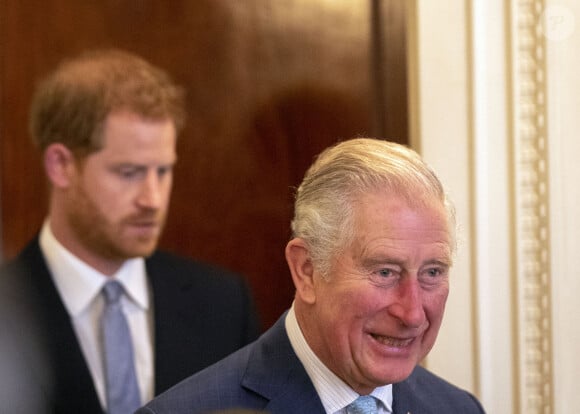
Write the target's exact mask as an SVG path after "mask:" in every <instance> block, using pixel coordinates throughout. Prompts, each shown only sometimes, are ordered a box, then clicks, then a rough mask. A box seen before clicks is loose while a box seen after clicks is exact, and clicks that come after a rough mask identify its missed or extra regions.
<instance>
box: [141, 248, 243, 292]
mask: <svg viewBox="0 0 580 414" xmlns="http://www.w3.org/2000/svg"><path fill="white" fill-rule="evenodd" d="M146 264H147V268H148V270H151V271H152V272H153V273H154V274H155V273H157V272H160V273H161V272H162V273H165V274H172V275H178V276H181V277H183V278H186V279H189V280H192V279H200V280H202V281H204V282H209V283H212V282H213V283H216V282H217V283H226V284H227V283H234V284H239V283H240V282H242V281H243V277H242V275H240V274H238V273H235V272H233V271H231V270H228V269H226V268H224V267H221V266H219V265H216V264H211V263H207V262H203V261H199V260H195V259H193V258H189V257H186V256H181V255H177V254H175V253H170V252H167V251H161V250H159V251H156V252H155V253H154V254H153V255H152V256H151V257H149V258H148V259H147V260H146Z"/></svg>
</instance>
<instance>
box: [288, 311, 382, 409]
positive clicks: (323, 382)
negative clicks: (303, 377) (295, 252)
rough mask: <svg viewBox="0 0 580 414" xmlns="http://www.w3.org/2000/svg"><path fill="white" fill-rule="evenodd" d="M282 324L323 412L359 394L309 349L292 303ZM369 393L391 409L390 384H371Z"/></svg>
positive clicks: (339, 405) (349, 401) (344, 405)
mask: <svg viewBox="0 0 580 414" xmlns="http://www.w3.org/2000/svg"><path fill="white" fill-rule="evenodd" d="M285 326H286V332H287V333H288V338H289V339H290V344H291V345H292V348H293V349H294V352H296V355H297V356H298V359H299V360H300V362H302V365H304V368H305V369H306V372H307V373H308V376H309V377H310V379H311V380H312V383H313V384H314V388H316V392H317V393H318V395H319V396H320V400H321V401H322V405H323V406H324V409H325V410H326V412H327V413H334V412H337V411H339V410H340V409H342V408H344V407H346V406H347V405H348V404H350V403H352V402H353V401H354V400H355V399H356V398H357V397H358V396H359V394H358V393H357V392H355V391H354V390H353V389H352V388H350V387H349V386H348V385H347V384H346V383H345V382H344V381H342V380H341V379H340V378H339V377H338V376H336V375H335V374H334V373H333V372H332V371H331V370H330V369H328V368H327V367H326V365H324V364H323V363H322V361H321V360H320V359H319V358H318V357H317V356H316V354H315V353H314V351H312V349H311V348H310V346H309V345H308V343H307V342H306V339H305V338H304V335H303V334H302V331H301V330H300V326H299V325H298V320H297V319H296V314H295V312H294V303H292V306H291V307H290V310H289V311H288V314H287V315H286V320H285ZM371 395H372V396H374V397H375V398H377V399H378V400H379V401H381V402H382V403H383V405H384V407H385V408H386V410H387V412H392V402H393V386H392V385H391V384H388V385H384V386H382V387H378V388H375V389H374V390H373V392H372V393H371Z"/></svg>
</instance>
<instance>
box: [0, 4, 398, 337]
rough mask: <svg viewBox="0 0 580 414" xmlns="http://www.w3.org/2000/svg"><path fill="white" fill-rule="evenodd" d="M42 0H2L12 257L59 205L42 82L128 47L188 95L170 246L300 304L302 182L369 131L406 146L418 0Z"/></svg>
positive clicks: (258, 293) (4, 165) (5, 220)
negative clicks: (70, 61) (46, 171)
mask: <svg viewBox="0 0 580 414" xmlns="http://www.w3.org/2000/svg"><path fill="white" fill-rule="evenodd" d="M37 3H38V4H34V5H33V4H31V3H30V2H20V1H18V0H4V1H2V2H0V19H1V21H0V38H2V39H5V40H6V41H5V42H2V43H0V58H1V60H0V65H1V67H0V70H1V72H0V75H1V79H0V88H1V89H0V109H1V111H0V137H1V143H0V202H1V214H2V224H1V230H2V238H1V241H2V252H3V255H4V257H5V258H6V259H8V258H10V257H13V256H14V255H15V254H16V253H17V251H18V250H19V249H20V248H22V246H23V245H24V244H25V243H26V241H28V240H29V239H30V238H31V237H32V236H33V235H34V234H35V232H36V231H37V230H38V228H39V227H40V225H41V223H42V220H43V218H44V216H45V211H46V195H47V191H46V188H45V184H44V182H45V180H44V176H43V173H42V169H41V166H40V159H39V157H38V155H37V154H36V152H35V150H34V149H33V147H32V145H31V144H30V142H29V138H28V134H27V127H26V123H27V113H28V105H29V101H30V96H31V94H32V91H33V86H34V83H35V81H36V80H37V79H38V78H39V77H40V76H42V75H44V74H45V73H46V72H47V71H48V70H49V69H52V68H53V67H54V65H55V64H56V63H57V62H58V61H59V60H60V59H61V58H63V57H66V56H68V55H71V54H76V53H78V52H80V51H81V50H83V49H87V48H96V47H120V48H124V49H128V50H131V51H133V52H136V53H138V54H140V55H142V56H143V57H145V58H146V59H148V60H150V61H151V62H153V63H155V64H157V65H159V66H161V67H163V68H165V69H166V70H167V71H168V72H170V73H171V74H172V75H173V76H174V78H175V79H176V80H177V81H178V82H179V83H181V84H183V85H184V86H185V87H186V89H187V90H188V97H187V103H188V110H189V117H188V124H187V126H186V129H185V130H184V132H183V134H182V136H181V137H180V139H179V143H178V147H179V162H178V165H177V167H176V171H175V187H174V191H173V195H172V205H171V213H170V217H169V220H168V223H167V228H166V231H165V233H164V236H163V238H162V241H161V246H162V247H163V248H166V249H170V250H173V251H177V252H179V253H182V254H185V255H188V256H192V257H195V258H198V259H202V260H206V261H210V262H214V263H218V264H220V265H223V266H225V267H228V268H231V269H233V270H235V271H238V272H240V273H242V274H244V275H245V276H246V277H247V278H248V280H249V282H250V283H251V286H252V287H253V290H254V294H255V297H256V300H257V302H258V305H259V308H260V311H261V314H262V316H263V320H264V327H267V326H269V325H271V324H272V323H273V322H274V320H275V319H276V318H277V317H278V316H279V315H280V314H281V312H282V311H283V310H284V309H286V308H288V306H289V305H290V303H291V300H292V296H293V287H292V282H291V279H290V275H289V273H288V270H287V267H286V264H285V260H284V246H285V244H286V241H287V240H288V238H289V237H290V234H289V222H290V218H291V214H292V188H293V187H294V186H296V185H298V183H299V182H300V180H301V178H302V175H303V174H304V171H305V169H306V168H307V167H308V165H310V163H311V161H312V159H313V157H314V156H315V155H316V154H317V153H318V152H319V151H320V150H321V149H323V148H324V147H326V146H328V145H330V144H331V143H333V142H336V141H337V140H339V139H344V138H349V137H352V136H355V135H374V136H376V135H382V136H386V137H387V138H388V137H392V138H393V139H394V140H396V141H399V142H406V141H407V129H406V125H407V112H406V111H407V110H406V102H407V101H406V77H405V73H406V59H405V48H404V42H405V36H404V31H405V25H404V0H396V1H395V0H390V1H385V2H377V1H376V0H375V1H368V2H365V1H362V0H361V1H356V2H353V1H347V0H343V1H340V0H337V1H332V2H328V1H314V0H301V1H296V0H277V1H275V2H273V1H271V0H245V1H230V0H196V1H187V0H173V1H171V2H160V1H153V0H145V1H143V0H141V1H123V2H119V1H113V0H108V1H96V0H93V1H82V2H79V1H73V0H44V1H42V2H37ZM377 5H380V6H382V9H380V8H377V7H376V6H377ZM373 13H374V18H373ZM377 13H378V15H377ZM377 22H378V23H377ZM389 22H390V23H389ZM393 22H397V23H396V24H395V23H393ZM377 24H379V25H384V24H388V25H389V26H388V29H389V30H378V31H377V30H374V31H373V27H374V28H376V27H377V26H376V25H377ZM372 36H380V37H381V39H379V40H381V41H379V42H377V41H373V40H377V39H373V37H372ZM388 45H397V46H396V47H392V48H389V47H388ZM380 75H384V76H385V78H384V79H383V80H384V82H383V80H381V79H382V78H381V79H379V78H378V77H377V76H380ZM387 86H388V87H387ZM377 87H379V88H380V92H381V93H379V94H377V89H376V88H377ZM387 115H388V116H387Z"/></svg>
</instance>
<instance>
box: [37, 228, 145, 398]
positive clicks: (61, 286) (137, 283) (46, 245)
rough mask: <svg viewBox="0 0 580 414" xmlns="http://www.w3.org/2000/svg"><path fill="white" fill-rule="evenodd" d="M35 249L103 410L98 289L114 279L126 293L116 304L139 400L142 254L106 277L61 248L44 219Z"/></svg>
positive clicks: (142, 368)
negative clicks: (121, 313)
mask: <svg viewBox="0 0 580 414" xmlns="http://www.w3.org/2000/svg"><path fill="white" fill-rule="evenodd" d="M40 248H41V250H42V253H43V255H44V257H45V259H46V262H47V265H48V268H49V270H50V273H51V275H52V278H53V281H54V284H55V285H56V288H57V290H58V293H59V294H60V297H61V298H62V301H63V303H64V305H65V307H66V310H67V311H68V314H69V316H70V318H71V321H72V324H73V327H74V331H75V334H76V336H77V339H78V341H79V343H80V346H81V349H82V352H83V355H84V357H85V361H86V362H87V365H88V367H89V370H90V372H91V375H92V378H93V383H94V384H95V389H96V391H97V394H98V396H99V400H100V402H101V406H102V407H103V408H104V409H105V408H106V396H105V379H104V372H103V353H102V340H101V336H102V335H101V331H100V320H101V315H102V312H103V307H104V299H103V297H102V295H101V289H102V287H103V285H104V284H105V282H107V280H110V278H112V279H116V280H118V281H119V282H120V283H121V284H122V285H123V288H124V289H125V292H126V295H123V297H122V299H121V305H122V307H123V311H124V312H125V316H126V317H127V322H128V323H129V329H130V331H131V337H132V340H133V348H134V355H135V370H136V373H137V378H138V382H139V389H140V392H141V399H142V401H143V402H146V401H149V400H150V399H151V398H153V394H154V385H155V384H154V367H153V345H152V343H153V332H152V331H153V324H152V311H151V306H150V302H149V291H148V286H147V277H146V270H145V261H144V260H143V258H136V259H130V260H127V261H126V262H125V263H123V265H122V266H121V268H120V269H119V270H118V271H117V272H116V273H115V274H114V275H112V276H110V277H109V276H106V275H104V274H102V273H100V272H98V271H96V270H95V269H93V268H92V267H90V266H88V265H87V264H86V263H84V262H83V261H81V260H79V259H78V258H77V257H76V256H74V255H73V254H72V253H70V252H69V251H68V250H67V249H65V248H64V247H63V246H62V245H61V244H60V243H59V242H58V241H57V240H56V238H55V237H54V234H53V233H52V231H51V229H50V225H49V223H48V220H47V221H46V222H45V223H44V225H43V227H42V230H41V232H40Z"/></svg>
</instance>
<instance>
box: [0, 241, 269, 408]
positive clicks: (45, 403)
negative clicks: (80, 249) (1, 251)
mask: <svg viewBox="0 0 580 414" xmlns="http://www.w3.org/2000/svg"><path fill="white" fill-rule="evenodd" d="M146 269H147V275H148V278H149V285H150V287H151V292H152V299H153V300H152V305H153V312H154V328H153V329H154V338H155V339H154V344H153V349H154V363H155V394H156V395H157V394H159V393H160V392H162V391H164V390H166V389H167V388H169V387H170V386H172V385H174V384H176V383H177V382H179V381H180V380H182V379H184V378H186V377H187V376H189V375H191V374H192V373H194V372H197V371H199V370H201V369H202V368H205V367H207V366H209V365H211V364H212V363H214V362H216V361H218V360H220V359H221V358H223V357H225V356H226V355H229V354H230V353H232V352H233V351H235V350H237V349H239V348H241V347H242V346H244V345H246V344H248V343H249V342H251V341H252V340H254V339H255V338H256V337H257V336H258V333H259V325H258V319H257V315H256V313H255V309H254V306H253V301H252V299H251V295H250V293H249V290H248V288H247V285H246V284H245V283H244V281H243V279H242V278H240V277H238V276H237V275H233V274H229V273H226V272H224V271H222V270H218V269H217V268H215V267H213V266H209V265H205V264H201V263H197V262H193V261H190V260H187V259H184V258H179V257H177V256H174V255H170V254H168V253H162V252H156V253H155V254H153V255H152V256H151V257H150V258H148V259H147V260H146ZM0 302H1V303H0V312H1V316H0V352H4V353H5V352H6V351H7V350H10V349H11V350H14V348H19V349H18V351H19V352H18V355H17V354H16V353H15V354H14V355H12V356H6V355H4V360H7V361H8V362H7V364H8V365H12V366H13V367H16V368H14V369H13V371H16V372H11V373H7V372H6V371H5V372H4V374H3V373H2V372H0V386H2V385H4V384H7V385H9V386H12V387H13V388H15V389H16V391H17V392H20V393H22V395H19V396H16V395H11V396H9V397H11V399H12V400H13V401H16V402H15V403H14V404H13V405H16V406H15V407H12V408H13V409H14V410H16V411H11V412H27V411H26V410H25V409H24V408H21V407H18V405H21V404H25V403H26V402H27V401H28V403H30V404H29V405H30V406H34V407H36V408H35V410H42V412H44V413H59V414H68V413H71V414H72V413H74V414H80V413H82V414H93V413H95V414H97V413H98V414H102V409H101V407H100V404H99V400H98V397H97V394H96V391H95V388H94V386H93V382H92V378H91V374H90V372H89V369H88V366H87V364H86V363H85V360H84V357H83V354H82V350H81V348H80V345H79V343H78V341H77V338H76V335H75V332H74V329H73V326H72V323H71V320H70V318H69V315H68V313H67V311H66V309H65V307H64V305H63V302H62V301H61V299H60V296H59V294H58V292H57V290H56V287H55V285H54V284H53V282H52V278H51V276H50V274H49V270H48V267H47V265H46V262H45V260H44V257H43V255H42V253H41V250H40V247H39V244H38V239H35V240H34V241H33V242H32V243H30V244H29V245H28V246H27V247H26V248H25V249H24V250H23V251H22V252H21V254H20V255H19V256H18V257H17V258H16V259H15V260H14V261H12V262H10V263H8V264H6V265H4V266H2V268H0ZM2 348H5V349H2ZM1 361H3V359H0V362H1ZM39 364H40V365H39ZM1 368H2V367H0V369H1ZM3 375H4V376H5V377H6V376H9V377H10V378H3V377H2V376H3ZM18 381H20V383H19V384H21V385H19V384H18ZM22 388H24V389H22ZM6 392H8V391H6ZM33 403H34V404H33Z"/></svg>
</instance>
